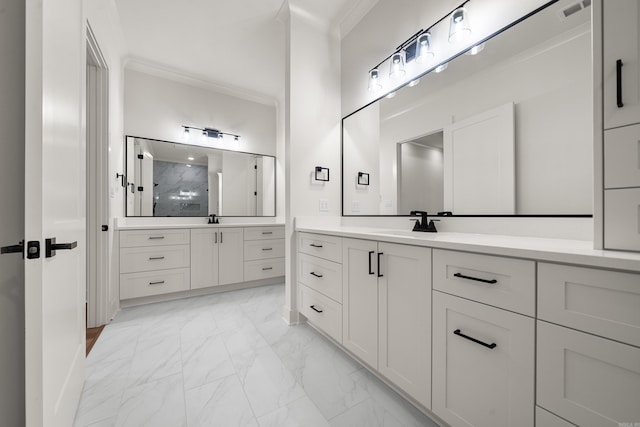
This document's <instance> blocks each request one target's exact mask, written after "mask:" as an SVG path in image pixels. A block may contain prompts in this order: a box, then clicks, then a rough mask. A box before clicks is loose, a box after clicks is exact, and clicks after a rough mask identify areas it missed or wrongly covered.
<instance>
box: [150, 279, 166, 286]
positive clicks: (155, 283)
mask: <svg viewBox="0 0 640 427" xmlns="http://www.w3.org/2000/svg"><path fill="white" fill-rule="evenodd" d="M149 284H150V285H164V280H160V281H159V282H149Z"/></svg>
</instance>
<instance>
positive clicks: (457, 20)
mask: <svg viewBox="0 0 640 427" xmlns="http://www.w3.org/2000/svg"><path fill="white" fill-rule="evenodd" d="M470 35H471V26H470V25H469V14H468V13H467V9H465V8H464V7H459V8H458V9H456V10H454V11H453V13H452V14H451V19H450V21H449V43H460V42H462V41H464V40H465V39H466V38H468V37H469V36H470Z"/></svg>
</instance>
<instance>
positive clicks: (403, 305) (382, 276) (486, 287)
mask: <svg viewBox="0 0 640 427" xmlns="http://www.w3.org/2000/svg"><path fill="white" fill-rule="evenodd" d="M297 251H298V268H297V271H298V278H297V283H298V294H299V299H298V301H299V304H298V309H299V311H300V313H302V314H303V315H304V316H305V317H306V318H307V320H308V322H309V323H310V324H311V325H312V326H314V327H315V328H316V329H317V330H319V331H320V332H322V333H323V334H324V335H326V336H328V337H329V338H330V339H332V340H333V341H334V342H335V343H336V344H337V345H338V346H339V347H341V348H342V349H343V350H344V351H346V352H347V353H349V354H350V355H352V356H353V357H355V358H356V359H357V360H359V361H360V362H361V363H362V364H363V365H364V366H366V367H367V368H368V369H369V370H371V371H372V372H374V373H375V374H376V375H378V376H379V377H380V378H382V379H383V380H384V381H386V382H387V383H389V384H390V385H392V386H393V387H395V388H396V389H397V390H398V391H399V392H401V393H402V394H403V395H404V396H405V397H407V398H408V399H410V400H411V401H413V402H414V404H416V405H417V406H418V407H420V408H422V409H423V410H425V411H426V412H427V413H429V412H430V413H432V414H435V415H436V416H437V417H439V418H440V419H442V420H444V421H445V422H447V423H448V424H450V425H452V426H467V425H491V426H515V425H518V426H534V425H536V426H570V425H573V424H575V425H580V426H591V425H598V426H609V425H610V426H618V423H624V422H630V421H633V420H640V407H639V406H638V404H637V403H638V396H640V317H639V316H638V309H637V308H638V307H639V306H640V254H633V253H626V252H613V251H601V250H594V249H592V244H591V242H588V241H577V240H576V241H574V240H559V239H545V238H526V237H510V236H495V235H480V234H466V233H448V232H444V233H416V232H411V231H405V230H379V229H375V228H364V227H350V226H313V225H308V224H305V225H304V226H299V227H298V228H297ZM534 412H535V413H534Z"/></svg>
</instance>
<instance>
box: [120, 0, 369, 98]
mask: <svg viewBox="0 0 640 427" xmlns="http://www.w3.org/2000/svg"><path fill="white" fill-rule="evenodd" d="M376 1H377V0H321V1H318V0H295V1H294V0H289V3H295V8H296V9H297V10H299V11H301V12H302V13H303V14H304V16H306V17H311V18H313V19H314V20H317V21H319V22H322V23H324V24H325V25H329V26H339V25H340V24H341V23H342V22H343V21H345V18H346V17H347V16H348V15H350V14H351V15H353V13H354V11H355V12H357V13H362V14H364V13H366V11H367V10H368V9H366V8H365V9H364V11H363V8H362V6H361V4H362V3H368V4H370V5H371V6H372V5H373V4H375V2H376ZM285 2H287V0H233V1H230V0H115V4H116V7H117V9H118V14H119V17H120V22H121V26H122V31H123V34H124V37H125V41H126V47H127V57H128V63H129V64H136V63H137V64H144V66H146V67H149V66H151V67H157V68H159V69H163V70H165V71H167V70H168V71H172V72H175V73H177V74H181V75H186V76H188V77H191V78H195V79H198V80H201V81H204V82H207V83H211V84H214V85H217V86H221V87H224V88H226V89H229V90H232V91H233V90H236V91H237V92H239V93H244V94H248V95H254V96H256V97H262V98H265V99H267V100H269V99H271V100H273V101H275V100H276V99H282V98H283V96H284V84H285V81H284V76H285V74H284V71H285V47H286V45H285V26H284V24H283V22H281V20H278V16H279V12H280V10H281V9H282V8H283V7H284V6H283V5H284V3H285ZM361 16H362V15H361ZM350 19H351V20H352V21H353V18H350ZM343 31H344V28H343Z"/></svg>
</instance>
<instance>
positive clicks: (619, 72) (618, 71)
mask: <svg viewBox="0 0 640 427" xmlns="http://www.w3.org/2000/svg"><path fill="white" fill-rule="evenodd" d="M622 65H623V64H622V59H618V60H617V61H616V101H617V104H618V108H622V107H624V104H623V103H622Z"/></svg>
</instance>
